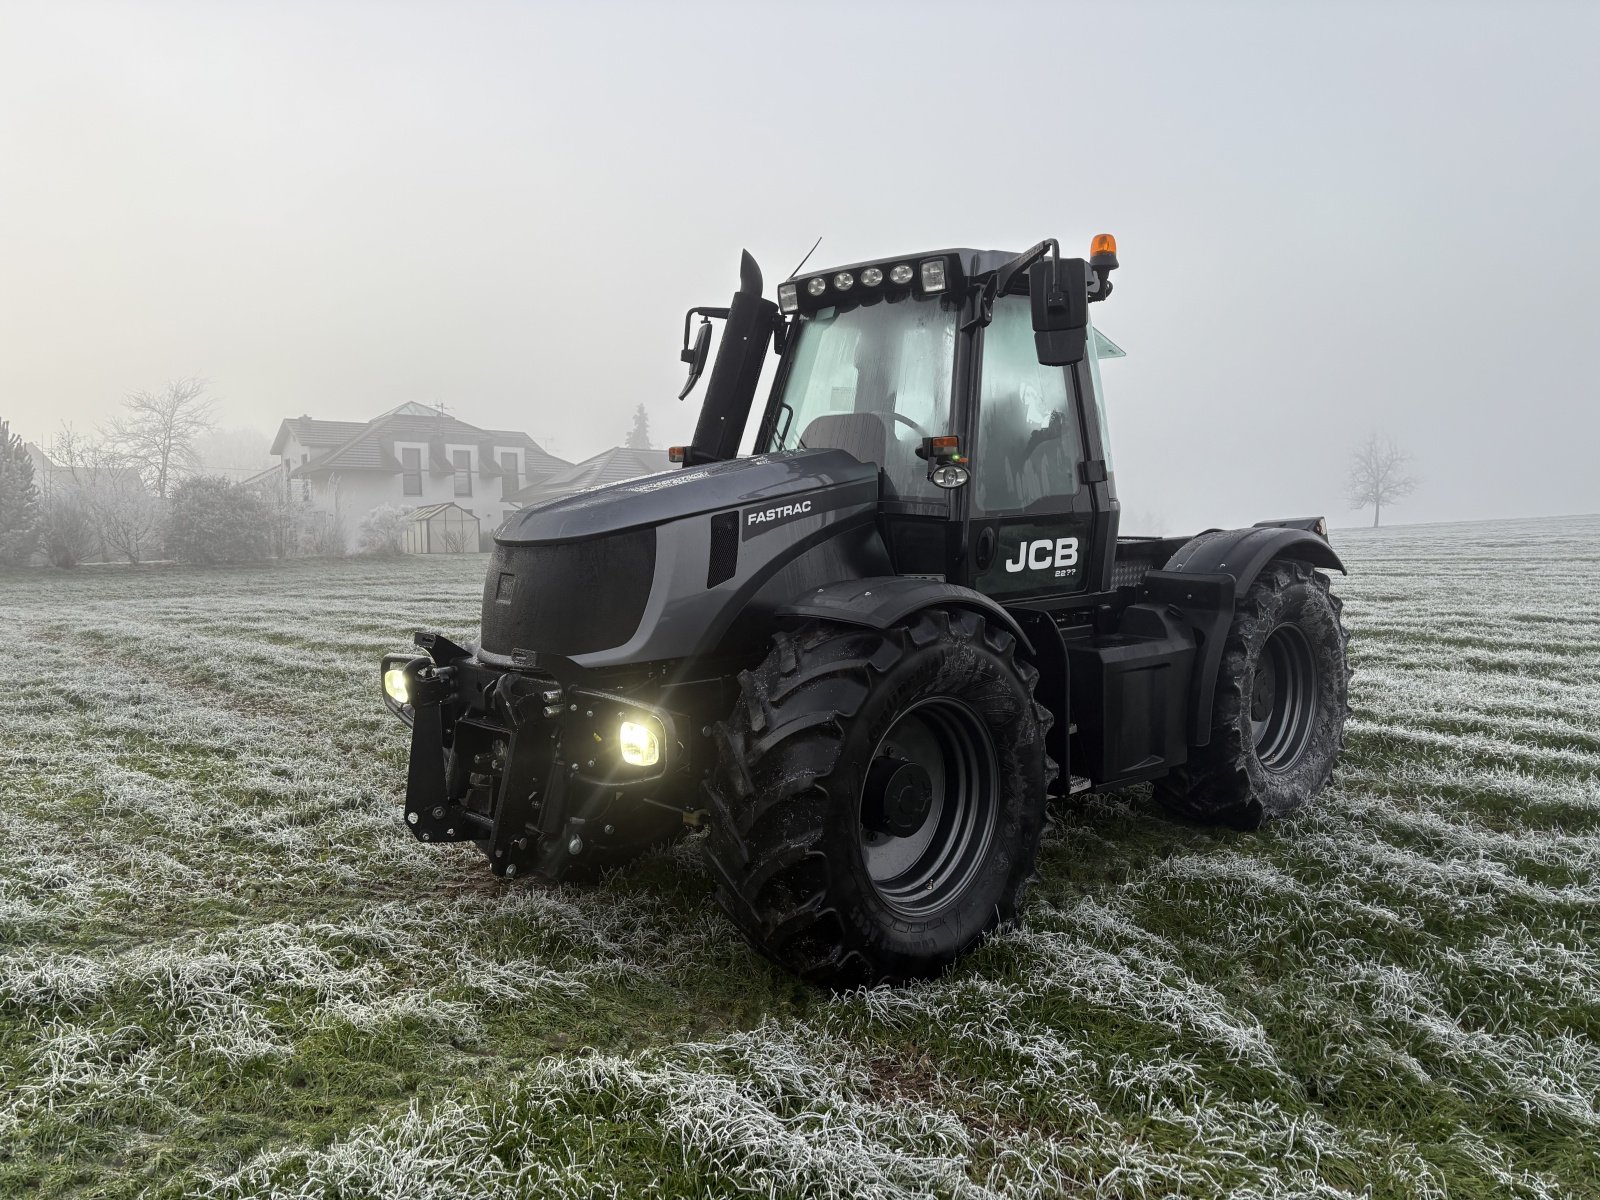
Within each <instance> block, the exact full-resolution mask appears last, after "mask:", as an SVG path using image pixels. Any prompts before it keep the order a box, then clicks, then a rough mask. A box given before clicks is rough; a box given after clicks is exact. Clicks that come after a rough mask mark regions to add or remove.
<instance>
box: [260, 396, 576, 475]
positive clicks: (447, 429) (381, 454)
mask: <svg viewBox="0 0 1600 1200" xmlns="http://www.w3.org/2000/svg"><path fill="white" fill-rule="evenodd" d="M291 434H292V435H293V436H295V437H296V438H297V439H299V441H300V443H301V444H302V445H304V446H306V447H307V449H308V450H313V451H315V452H314V453H313V455H312V458H311V460H310V461H309V462H306V463H303V464H301V465H300V466H297V467H295V468H294V469H293V470H292V471H291V472H290V474H292V475H294V476H297V477H300V476H307V475H319V474H327V473H330V472H334V471H378V472H382V473H384V474H387V475H398V474H399V473H400V471H401V469H402V468H401V466H400V455H399V453H398V452H397V451H396V449H395V443H396V442H411V443H416V444H420V445H423V446H426V447H427V448H428V451H427V455H426V457H427V460H428V469H429V471H430V472H431V473H433V474H441V475H443V474H449V473H450V472H452V471H453V470H454V469H455V468H454V466H453V465H452V464H451V462H450V457H449V455H448V453H446V450H445V447H446V446H475V447H477V450H478V471H479V473H480V474H481V475H484V476H486V477H494V476H498V475H499V474H500V473H501V472H500V465H499V461H498V458H497V455H496V448H514V449H520V450H521V451H522V460H523V472H522V475H523V478H525V479H543V478H544V477H545V476H547V475H550V474H552V473H553V472H555V471H559V470H561V469H562V468H563V467H566V466H569V465H570V464H569V463H568V462H567V461H566V459H563V458H557V457H556V456H555V455H553V454H550V453H548V452H547V451H546V450H545V449H544V448H543V447H542V446H540V445H539V444H538V443H537V442H535V441H534V440H533V439H532V438H531V437H529V436H528V435H527V434H525V433H518V432H516V431H515V430H510V429H480V428H479V427H478V426H476V425H468V424H467V423H466V422H465V421H461V420H457V419H456V418H455V417H452V416H449V415H448V414H446V413H442V412H438V411H437V410H435V409H431V408H425V407H423V406H422V405H419V404H402V405H401V406H400V407H399V408H396V409H393V410H391V411H389V412H386V413H384V414H383V415H382V416H379V417H375V418H373V419H372V420H371V421H367V422H365V423H361V422H355V421H313V420H312V419H311V418H309V417H298V418H290V419H289V420H286V421H284V422H283V425H282V426H281V427H280V429H279V431H278V437H277V439H276V440H275V441H274V442H273V443H272V452H273V453H274V454H280V453H282V448H283V446H284V445H285V444H287V441H288V438H289V435H291ZM307 435H309V436H310V438H312V439H316V440H314V441H313V440H307Z"/></svg>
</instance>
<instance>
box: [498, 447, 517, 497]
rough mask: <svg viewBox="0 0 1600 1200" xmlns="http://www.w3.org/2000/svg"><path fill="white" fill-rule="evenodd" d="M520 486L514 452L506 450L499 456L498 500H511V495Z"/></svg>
mask: <svg viewBox="0 0 1600 1200" xmlns="http://www.w3.org/2000/svg"><path fill="white" fill-rule="evenodd" d="M521 486H522V476H521V473H520V472H519V471H518V470H517V455H516V452H515V451H512V450H507V451H505V452H504V453H502V454H501V455H500V499H502V500H509V499H511V496H512V494H513V493H514V492H516V490H517V489H518V488H520V487H521Z"/></svg>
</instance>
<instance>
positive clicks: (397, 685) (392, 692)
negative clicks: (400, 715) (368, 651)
mask: <svg viewBox="0 0 1600 1200" xmlns="http://www.w3.org/2000/svg"><path fill="white" fill-rule="evenodd" d="M368 678H371V676H368ZM383 690H384V692H385V693H386V694H387V695H388V697H389V699H391V700H393V701H394V702H395V703H396V704H410V703H411V694H410V690H409V689H408V688H407V687H406V673H405V672H404V671H402V670H401V669H400V668H399V667H391V668H389V670H387V671H385V672H384V673H383Z"/></svg>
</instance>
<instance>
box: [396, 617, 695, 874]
mask: <svg viewBox="0 0 1600 1200" xmlns="http://www.w3.org/2000/svg"><path fill="white" fill-rule="evenodd" d="M415 640H416V644H417V646H418V647H419V648H421V649H422V650H425V651H426V652H427V653H426V655H422V656H410V655H402V654H390V655H386V656H384V658H383V662H382V671H383V683H384V695H385V700H386V702H387V704H388V705H389V707H390V708H391V709H392V710H393V711H394V712H395V713H396V715H398V716H399V717H400V719H401V720H403V721H405V722H406V724H408V725H410V726H411V756H410V765H409V768H408V770H407V776H406V824H407V825H408V826H410V828H411V832H412V834H413V835H414V836H415V837H416V838H417V839H418V840H419V841H424V842H465V841H470V842H476V843H477V844H478V846H479V848H480V849H482V850H483V851H484V853H485V854H486V855H487V856H488V858H489V863H490V866H491V867H492V868H493V870H494V873H495V874H496V875H501V876H515V875H517V874H526V873H527V872H529V871H530V870H531V871H535V872H537V873H539V874H541V875H544V876H546V877H548V878H552V879H560V878H564V877H567V876H569V875H572V874H575V873H580V874H581V873H586V870H587V869H592V868H595V867H599V866H604V865H606V863H607V861H609V859H610V858H611V857H612V856H613V855H614V854H618V853H621V852H625V851H627V850H629V849H636V848H637V847H639V846H640V845H643V844H648V843H649V842H651V841H654V840H658V839H659V838H660V837H662V836H665V835H666V834H667V833H670V832H671V831H672V830H674V829H675V828H680V827H681V825H682V824H683V822H684V821H685V820H690V821H692V820H694V817H695V814H694V812H693V811H692V810H691V809H690V808H688V807H687V806H686V805H684V804H681V803H673V802H672V800H673V798H674V797H677V796H680V795H686V794H691V793H692V789H691V788H689V787H687V786H685V785H686V784H687V782H688V780H689V778H690V754H689V749H688V746H687V745H686V744H685V742H684V741H683V740H682V739H681V738H680V735H679V730H680V728H681V727H682V726H683V724H684V722H685V718H684V716H683V715H682V714H674V713H671V712H669V711H667V710H666V709H663V708H660V707H657V706H656V705H654V704H650V703H644V702H641V701H640V700H639V699H638V698H636V697H633V696H627V695H619V694H616V693H613V692H610V691H604V690H598V689H596V688H594V687H590V686H585V681H584V680H583V678H582V677H583V676H584V675H585V672H584V670H583V668H581V667H579V666H578V665H577V664H576V663H573V662H572V661H571V660H570V659H566V658H563V657H561V656H558V655H546V654H535V653H531V652H521V651H519V652H518V653H517V654H516V655H515V656H514V658H513V663H514V665H513V667H512V668H511V669H509V670H507V669H502V668H499V667H494V666H489V665H486V664H484V663H482V662H479V661H478V660H477V659H476V658H475V657H474V655H473V653H472V652H471V651H470V650H468V649H466V648H464V647H462V646H459V645H457V644H456V643H454V642H452V641H451V640H450V639H449V638H446V637H444V636H443V635H442V634H437V633H426V632H424V633H418V634H417V635H416V638H415Z"/></svg>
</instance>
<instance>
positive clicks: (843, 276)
mask: <svg viewBox="0 0 1600 1200" xmlns="http://www.w3.org/2000/svg"><path fill="white" fill-rule="evenodd" d="M855 285H856V277H855V276H854V275H852V274H850V272H849V271H840V272H839V273H838V274H837V275H835V276H834V277H833V286H834V287H836V288H838V289H839V290H840V291H841V292H848V291H849V290H850V289H851V288H853V287H855Z"/></svg>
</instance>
